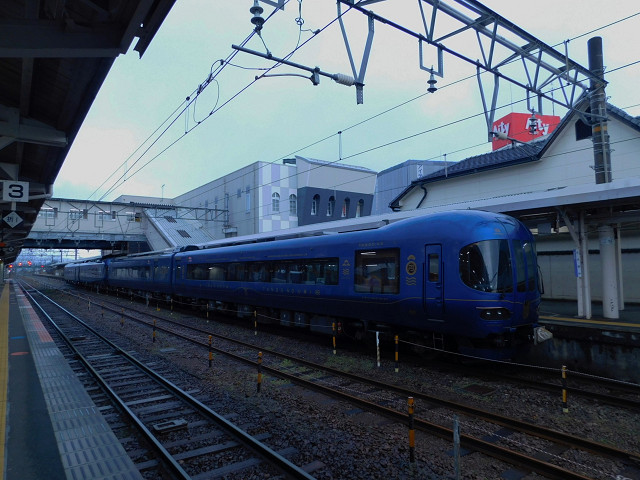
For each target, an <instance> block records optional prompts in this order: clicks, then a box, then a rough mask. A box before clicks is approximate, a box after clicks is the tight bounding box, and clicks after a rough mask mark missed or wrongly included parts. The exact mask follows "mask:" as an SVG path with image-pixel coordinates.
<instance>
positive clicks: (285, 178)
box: [173, 156, 376, 239]
mask: <svg viewBox="0 0 640 480" xmlns="http://www.w3.org/2000/svg"><path fill="white" fill-rule="evenodd" d="M337 179H338V180H337ZM375 181H376V172H375V171H373V170H370V169H368V168H363V167H356V166H350V165H344V164H341V163H336V162H326V161H321V160H315V159H311V158H306V157H300V156H296V157H295V158H288V159H284V160H283V162H282V163H267V162H255V163H252V164H251V165H248V166H246V167H244V168H241V169H239V170H236V171H235V172H232V173H230V174H228V175H225V176H223V177H220V178H218V179H216V180H213V181H211V182H209V183H207V184H205V185H202V186H200V187H198V188H196V189H194V190H191V191H189V192H186V193H184V194H183V195H180V196H178V197H176V198H175V199H174V200H173V201H174V203H175V204H176V205H180V206H181V207H188V208H200V209H205V210H207V211H208V212H209V216H208V218H207V220H208V223H207V228H208V231H209V233H210V234H211V236H212V237H213V238H216V239H218V238H228V237H235V236H243V235H251V234H255V233H263V232H271V231H275V230H285V229H290V228H294V227H298V226H304V225H312V224H315V223H320V222H327V221H332V220H339V219H348V218H357V217H361V216H367V215H370V214H371V209H372V205H373V191H374V186H375Z"/></svg>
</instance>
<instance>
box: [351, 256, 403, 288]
mask: <svg viewBox="0 0 640 480" xmlns="http://www.w3.org/2000/svg"><path fill="white" fill-rule="evenodd" d="M399 258H400V252H399V251H398V249H384V250H363V251H357V252H356V261H355V267H356V268H355V283H354V288H355V291H356V292H361V293H398V292H399V291H400V276H399V275H398V268H399V267H398V265H399Z"/></svg>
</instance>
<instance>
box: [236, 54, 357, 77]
mask: <svg viewBox="0 0 640 480" xmlns="http://www.w3.org/2000/svg"><path fill="white" fill-rule="evenodd" d="M231 48H233V49H234V50H238V51H239V52H244V53H249V54H251V55H256V56H258V57H262V58H266V59H267V60H273V61H274V62H276V63H281V64H283V65H288V66H289V67H294V68H299V69H300V70H305V71H307V72H310V73H311V76H310V77H308V78H309V80H311V83H313V84H314V85H318V84H319V83H320V77H321V76H323V77H328V78H330V79H331V80H333V81H334V82H336V83H339V84H340V85H346V86H348V87H350V86H351V85H353V84H354V83H355V81H354V79H353V77H350V76H349V75H345V74H343V73H327V72H323V71H322V70H320V67H307V66H306V65H301V64H299V63H295V62H292V61H290V60H286V59H284V58H278V57H275V56H274V55H272V54H271V53H262V52H258V51H256V50H250V49H248V48H245V47H241V46H240V45H231ZM268 76H269V75H262V77H268ZM274 76H275V75H274ZM278 76H282V75H278ZM256 78H261V77H260V76H258V77H256Z"/></svg>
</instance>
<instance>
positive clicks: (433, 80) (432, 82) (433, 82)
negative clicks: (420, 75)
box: [427, 72, 438, 93]
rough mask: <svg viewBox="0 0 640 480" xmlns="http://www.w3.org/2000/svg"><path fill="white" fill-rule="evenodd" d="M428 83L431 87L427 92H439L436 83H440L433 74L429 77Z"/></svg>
mask: <svg viewBox="0 0 640 480" xmlns="http://www.w3.org/2000/svg"><path fill="white" fill-rule="evenodd" d="M427 83H428V84H429V87H428V88H427V92H429V93H434V92H435V91H436V90H438V87H436V83H438V81H437V80H436V77H435V75H434V74H433V72H431V76H430V77H429V80H427Z"/></svg>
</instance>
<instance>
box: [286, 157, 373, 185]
mask: <svg viewBox="0 0 640 480" xmlns="http://www.w3.org/2000/svg"><path fill="white" fill-rule="evenodd" d="M296 165H297V167H298V168H297V185H298V188H302V187H316V188H324V189H328V190H345V191H349V192H355V193H365V194H372V193H373V191H374V189H375V185H376V175H377V174H376V172H374V171H371V170H367V169H359V168H357V167H354V168H350V167H344V166H341V165H339V164H336V165H333V164H328V165H321V164H318V163H317V162H313V161H311V162H310V161H307V160H306V159H305V158H303V157H296Z"/></svg>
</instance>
